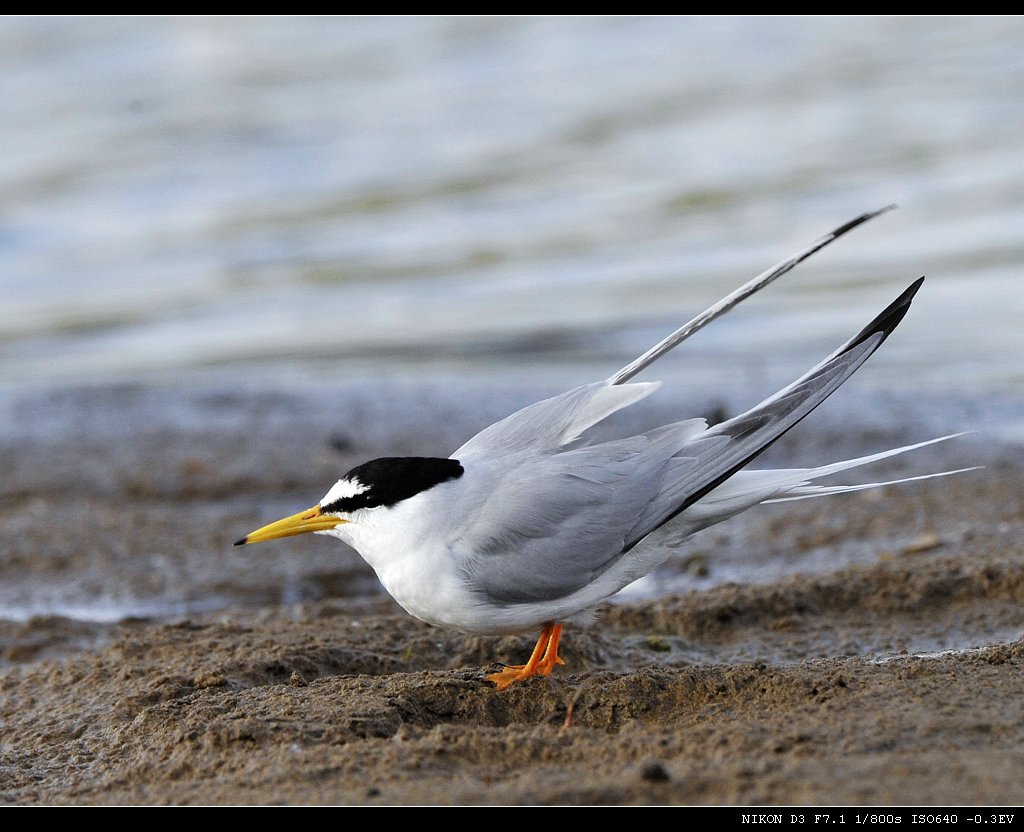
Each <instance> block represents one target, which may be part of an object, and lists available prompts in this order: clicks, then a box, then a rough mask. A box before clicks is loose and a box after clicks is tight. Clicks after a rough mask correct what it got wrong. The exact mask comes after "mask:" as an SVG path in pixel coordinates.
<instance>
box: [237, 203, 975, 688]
mask: <svg viewBox="0 0 1024 832" xmlns="http://www.w3.org/2000/svg"><path fill="white" fill-rule="evenodd" d="M889 207H890V208H891V207H892V206H889ZM887 210H889V208H883V209H882V210H880V211H874V212H870V213H866V214H862V215H861V216H859V217H857V218H855V219H853V220H851V221H850V222H848V223H845V224H844V225H842V226H840V227H839V228H837V229H835V230H834V231H832V232H831V233H829V234H826V235H825V236H824V237H821V238H819V239H818V240H816V241H815V242H813V243H812V244H811V245H809V246H807V247H806V248H805V249H803V250H802V251H800V252H797V253H796V254H794V255H793V256H791V257H789V258H787V259H786V260H784V261H782V262H781V263H779V264H777V265H775V266H773V267H772V268H770V269H768V270H767V271H765V272H763V273H762V274H760V275H758V276H757V277H755V278H754V279H753V280H751V281H750V282H749V283H747V284H745V285H744V286H742V287H741V288H740V289H738V290H736V291H735V292H733V293H732V294H731V295H729V296H728V297H726V298H724V299H723V300H721V301H719V302H718V303H716V304H715V305H714V306H712V307H711V308H710V309H708V310H706V311H705V312H703V313H701V314H700V315H698V316H697V317H696V318H694V319H693V320H691V321H690V322H688V323H687V324H685V325H684V326H682V327H680V328H679V329H678V330H676V331H675V332H673V333H672V334H670V335H669V336H668V337H666V338H665V339H664V340H662V341H661V342H659V343H658V344H657V345H655V346H654V347H653V348H652V349H650V350H649V351H647V352H646V353H644V354H643V355H642V356H640V357H639V358H637V359H636V360H635V361H633V362H631V363H630V364H628V365H627V366H625V367H623V368H622V369H621V370H619V372H617V373H615V374H614V375H612V376H611V377H610V378H608V379H606V380H605V381H599V382H596V383H592V384H587V385H584V386H582V387H577V388H575V389H573V390H570V391H568V392H566V393H563V394H561V395H559V396H555V397H554V398H550V399H546V400H544V401H540V402H537V403H536V404H532V405H530V406H528V407H525V408H523V409H522V410H519V411H518V412H516V413H513V414H512V415H511V416H508V417H507V418H505V419H502V420H501V421H500V422H497V423H495V424H493V425H491V426H490V427H488V428H486V429H484V430H483V431H481V432H480V433H478V434H477V435H476V436H474V437H473V438H472V439H470V440H469V441H468V442H467V443H466V444H464V445H463V446H462V447H461V448H459V449H458V450H457V451H455V453H453V454H452V455H451V457H449V458H448V459H438V458H432V457H388V458H383V459H376V460H373V461H371V462H366V463H364V464H362V465H359V466H357V467H356V468H353V469H352V470H351V471H349V472H348V473H347V474H345V475H344V476H343V477H342V478H341V479H339V480H338V481H337V482H336V483H335V484H334V485H333V486H332V487H331V488H330V489H329V490H328V492H327V494H326V495H325V496H324V497H323V499H322V500H320V502H319V503H318V504H317V505H315V506H313V507H312V508H310V509H307V510H306V511H302V512H299V513H298V514H295V515H293V516H291V517H286V518H284V519H283V520H278V521H277V522H275V523H271V524H269V525H267V526H264V527H263V528H260V529H258V530H256V531H254V532H252V533H250V534H248V535H246V536H245V537H243V538H242V539H241V540H239V541H237V543H236V545H242V544H245V543H258V542H260V541H264V540H271V539H273V538H279V537H288V536H291V535H298V534H305V533H307V532H313V533H315V534H324V535H330V536H333V537H336V538H339V539H340V540H342V541H344V542H345V543H347V544H349V545H350V546H352V547H353V548H355V549H356V550H357V551H358V552H359V553H360V555H362V557H363V558H364V559H365V560H366V562H367V563H369V564H370V566H371V567H373V569H374V571H375V572H376V573H377V576H378V578H379V579H380V581H381V583H382V584H383V585H384V587H385V588H386V589H387V591H388V592H389V593H390V594H391V596H392V597H393V598H394V599H395V600H396V601H397V602H398V603H399V604H400V605H401V606H402V607H403V608H404V609H405V610H407V611H408V612H409V613H411V614H412V615H414V616H416V617H417V618H419V619H421V620H423V621H426V622H428V623H430V624H434V625H437V626H440V627H448V628H454V629H458V630H461V631H464V632H468V633H484V634H498V633H518V632H524V631H528V630H533V631H536V628H538V627H540V628H541V634H540V638H539V639H538V641H537V645H536V647H535V648H534V650H533V654H532V655H531V656H530V658H529V660H528V661H527V663H526V664H524V665H515V666H507V667H505V668H504V669H503V670H502V671H500V672H498V673H492V674H490V675H488V676H486V677H485V678H486V679H487V681H490V682H493V683H494V684H495V685H497V687H498V689H499V690H502V689H504V688H506V687H508V686H509V685H511V684H513V683H514V682H518V681H521V680H523V679H528V678H530V677H532V676H538V675H542V676H546V675H547V674H549V673H550V672H551V671H552V669H553V668H554V667H555V665H558V664H564V662H563V660H562V659H561V658H560V657H559V655H558V645H559V639H560V637H561V633H562V626H563V622H565V621H566V620H568V619H573V618H576V617H582V616H585V615H589V614H591V613H592V611H593V609H594V607H595V606H596V605H598V604H599V603H601V602H602V601H604V600H605V599H606V598H608V597H609V596H611V595H613V594H614V593H616V592H618V591H619V590H620V589H622V588H623V587H625V586H627V585H628V584H630V583H632V582H633V581H635V580H637V579H638V578H640V577H642V576H644V575H646V574H647V573H648V572H650V571H651V570H652V569H654V568H655V567H656V566H657V565H658V564H659V563H661V562H662V561H663V560H664V559H665V558H666V557H667V554H668V551H667V548H666V546H665V544H667V543H673V544H675V543H678V542H679V541H681V540H683V539H685V538H687V537H689V536H690V535H692V534H693V533H695V532H697V531H699V530H701V529H704V528H707V527H708V526H711V525H713V524H715V523H719V522H721V521H723V520H726V519H728V518H730V517H732V516H734V515H736V514H738V513H739V512H741V511H745V510H746V509H748V508H751V507H752V506H755V505H758V504H760V503H766V502H773V501H781V500H792V499H803V498H807V497H817V496H824V495H829V494H841V493H845V492H850V491H856V490H860V489H862V488H873V487H878V486H882V485H892V484H894V483H897V482H906V481H908V479H926V478H928V477H931V476H943V475H945V474H948V473H955V472H952V471H948V472H942V473H939V474H929V475H926V476H925V477H912V478H907V479H901V480H893V481H890V482H884V483H870V484H866V485H865V484H859V485H814V484H813V481H814V480H817V479H819V478H821V477H825V476H828V475H830V474H836V473H839V472H840V471H845V470H848V469H851V468H856V467H858V466H861V465H866V464H868V463H871V462H876V461H878V460H881V459H884V458H887V457H891V456H895V455H896V454H901V453H904V452H906V451H909V450H913V449H915V448H920V447H922V446H924V445H928V444H931V443H933V442H940V441H943V440H944V439H949V438H951V437H948V436H947V437H940V438H938V439H931V440H928V441H925V442H920V443H918V444H915V445H908V446H905V447H901V448H893V449H890V450H887V451H882V452H881V453H876V454H873V455H871V456H865V457H860V458H858V459H848V460H843V461H840V462H834V463H831V464H828V465H822V466H819V467H814V468H797V469H786V470H744V469H745V468H746V466H747V465H748V464H749V463H750V462H751V461H752V460H753V459H754V458H755V457H757V456H758V455H759V454H760V453H761V452H762V451H764V450H765V449H766V448H767V447H768V446H769V445H771V444H772V443H773V442H775V441H776V440H777V439H778V438H779V437H780V436H782V435H783V434H784V433H785V432H786V431H788V430H789V429H790V428H792V427H793V426H794V425H796V423H797V422H799V421H800V420H801V419H803V418H804V417H805V416H807V415H808V414H809V413H810V412H811V411H812V410H814V409H815V408H816V407H817V406H818V405H819V404H821V403H822V402H823V401H824V400H825V399H826V398H828V396H830V395H831V394H832V393H833V392H835V391H836V390H837V389H838V388H839V387H840V386H841V385H842V384H843V383H844V382H845V381H846V380H847V379H849V378H850V377H851V376H852V375H853V374H854V373H855V372H856V371H857V369H858V368H859V367H860V366H861V365H862V364H863V363H864V362H865V361H866V360H867V359H868V357H869V356H870V355H871V354H872V353H873V352H874V351H875V350H877V349H878V348H879V347H880V346H881V345H882V343H883V342H884V341H885V339H886V338H887V337H888V336H889V335H890V334H891V333H892V331H893V330H894V329H895V328H896V326H897V325H898V324H899V323H900V321H901V320H902V319H903V316H904V315H905V314H906V312H907V310H908V309H909V308H910V303H911V301H912V300H913V297H914V295H915V294H916V293H917V291H918V289H920V287H921V284H922V282H923V281H924V278H923V277H922V278H920V279H918V280H916V281H915V282H914V283H912V284H911V285H910V286H909V288H907V289H906V290H905V291H904V292H903V293H902V294H901V295H900V296H899V297H898V298H896V300H895V301H893V302H892V303H891V304H890V305H889V306H887V307H886V308H885V309H884V310H883V311H882V312H881V313H880V314H879V315H878V316H877V317H876V318H875V319H874V320H873V321H871V323H869V324H868V325H867V326H866V327H864V328H863V329H862V330H861V331H860V332H858V333H857V334H856V335H855V336H853V338H851V339H850V340H848V341H847V342H846V343H845V344H843V345H842V346H841V347H839V349H837V350H836V351H835V352H834V353H832V355H830V356H829V357H828V358H826V359H825V360H824V361H822V362H821V363H819V364H818V365H816V366H815V367H813V368H812V369H811V370H809V371H808V372H807V373H805V374H804V375H803V376H801V377H800V378H799V379H797V380H796V381H794V382H793V383H792V384H790V385H789V386H788V387H785V388H783V389H782V390H780V391H779V392H778V393H776V394H774V395H773V396H770V397H769V398H767V399H765V400H764V401H763V402H761V403H760V404H758V405H756V406H755V407H753V408H751V409H750V410H748V411H746V412H745V413H741V414H740V415H738V416H736V417H734V418H731V419H728V420H726V421H724V422H721V423H719V424H717V425H715V426H713V427H708V425H707V423H706V422H705V421H704V420H703V419H686V420H684V421H680V422H676V423H674V424H670V425H665V426H663V427H660V428H657V429H655V430H649V431H646V432H644V433H640V434H638V435H627V436H622V437H620V438H618V439H613V440H610V441H609V440H604V441H598V440H596V439H593V438H591V436H590V431H591V429H592V428H593V427H594V426H595V425H597V424H598V423H600V422H602V421H603V420H605V419H606V418H607V417H609V416H611V415H612V414H614V413H616V412H617V411H620V410H622V409H623V408H626V407H629V406H630V405H633V404H635V403H637V402H639V401H640V400H641V399H643V398H645V397H647V396H649V395H650V394H651V393H653V392H654V391H655V390H656V389H657V388H658V387H659V385H660V383H659V382H653V383H652V382H644V383H633V384H628V383H627V382H628V381H629V380H630V379H631V378H633V377H634V376H635V375H637V374H638V373H639V372H641V371H642V370H644V369H645V368H646V367H648V366H649V365H650V364H652V363H653V362H654V361H656V360H657V359H658V358H660V357H661V356H663V355H664V354H665V353H667V352H669V351H670V350H672V349H673V348H674V347H676V346H678V345H679V344H680V343H681V342H682V341H683V340H685V339H686V338H688V337H689V336H691V335H693V334H694V333H695V332H697V331H698V330H699V329H701V328H702V327H704V326H706V325H707V324H708V323H710V322H711V321H712V320H714V319H715V318H717V317H718V316H719V315H722V314H724V313H725V312H727V311H729V310H730V309H732V308H733V307H735V306H736V305H737V304H738V303H739V302H740V301H742V300H744V299H745V298H747V297H749V296H750V295H752V294H754V292H757V291H758V290H760V289H762V288H764V287H765V286H767V285H768V284H769V283H771V282H772V281H774V280H775V279H777V278H778V277H780V276H781V275H783V274H785V273H786V272H788V271H789V270H790V269H792V268H793V267H794V266H795V265H797V264H798V263H799V262H801V261H802V260H804V259H806V258H807V257H809V256H810V255H812V254H813V253H814V252H816V251H818V250H820V249H821V248H823V247H825V246H826V245H828V244H829V243H831V242H832V241H833V240H835V239H837V238H838V237H840V236H842V235H843V234H845V233H846V232H848V231H850V230H851V229H853V228H855V227H857V226H858V225H860V224H862V223H864V222H866V221H868V220H869V219H871V218H873V217H876V216H878V215H879V214H881V213H883V212H884V211H887ZM655 532H657V533H658V534H657V536H656V537H657V543H659V544H661V545H651V544H652V542H653V540H652V537H654V533H655Z"/></svg>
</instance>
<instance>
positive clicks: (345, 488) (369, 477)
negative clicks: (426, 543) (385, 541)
mask: <svg viewBox="0 0 1024 832" xmlns="http://www.w3.org/2000/svg"><path fill="white" fill-rule="evenodd" d="M462 473H463V468H462V465H460V464H459V461H458V460H456V459H438V458H436V457H421V456H413V457H408V456H407V457H384V458H383V459H375V460H373V461H371V462H366V463H363V464H362V465H358V466H356V467H355V468H353V469H352V470H351V471H349V472H348V473H347V474H345V476H343V477H342V478H341V479H340V480H338V481H337V482H336V483H335V484H334V485H333V486H332V487H331V490H330V491H328V492H327V493H326V494H325V495H324V498H323V499H322V500H321V501H320V502H319V503H317V504H316V505H315V506H313V507H312V508H308V509H306V510H305V511H300V512H299V513H298V514H293V515H292V516H291V517H285V518H284V519H283V520H278V521H276V522H274V523H270V524H269V525H266V526H263V527H262V528H260V529H257V530H256V531H254V532H250V533H249V534H247V535H246V536H245V537H243V538H242V539H241V540H237V541H235V545H236V546H242V545H244V544H246V543H260V542H262V541H264V540H274V539H275V538H278V537H293V536H294V535H297V534H308V533H309V532H318V533H320V534H324V533H330V532H333V531H334V530H335V529H337V527H338V526H340V525H342V524H344V523H358V522H359V518H360V516H363V513H364V512H368V511H373V510H374V509H380V508H390V507H391V506H394V505H396V504H397V503H400V502H402V501H403V500H407V499H409V498H410V497H415V496H416V495H417V494H420V493H422V492H424V491H427V490H429V489H431V488H433V487H434V486H435V485H440V484H441V483H443V482H447V481H448V480H454V479H458V478H459V477H461V476H462Z"/></svg>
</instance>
